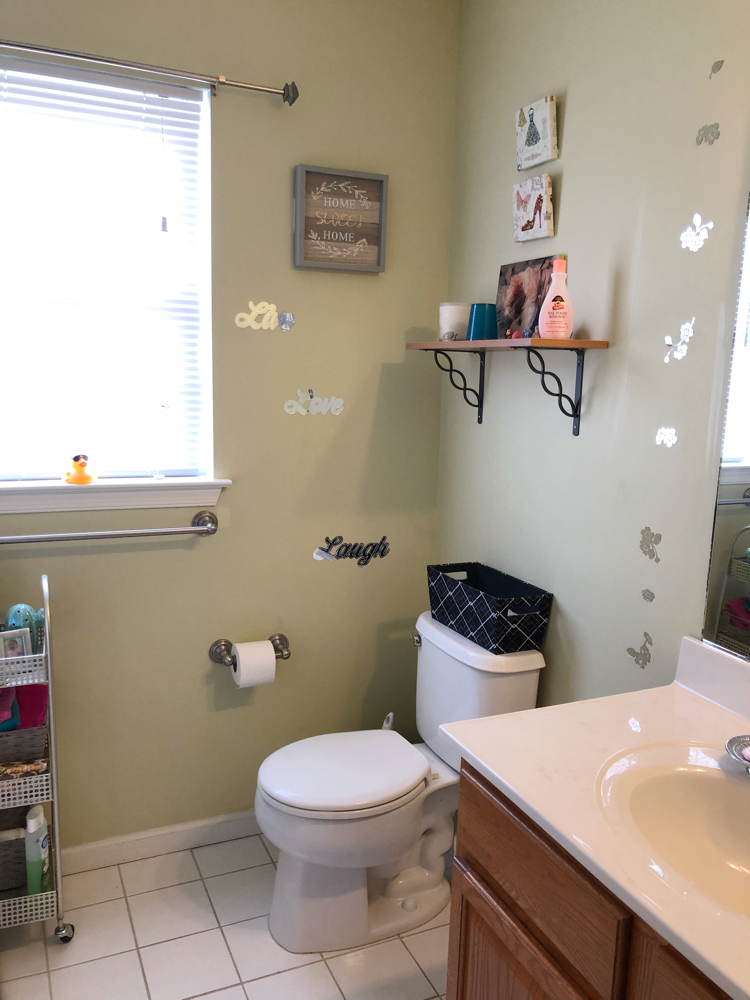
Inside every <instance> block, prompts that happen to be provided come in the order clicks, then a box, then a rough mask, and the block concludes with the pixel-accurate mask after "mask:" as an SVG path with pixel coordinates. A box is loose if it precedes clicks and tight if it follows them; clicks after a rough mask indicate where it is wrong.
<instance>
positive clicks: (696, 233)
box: [680, 212, 714, 253]
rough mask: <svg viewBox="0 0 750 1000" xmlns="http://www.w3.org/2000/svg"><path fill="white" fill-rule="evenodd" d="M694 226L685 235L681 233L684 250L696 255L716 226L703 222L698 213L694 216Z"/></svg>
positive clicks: (689, 227)
mask: <svg viewBox="0 0 750 1000" xmlns="http://www.w3.org/2000/svg"><path fill="white" fill-rule="evenodd" d="M693 226H695V229H693ZM693 226H688V227H687V229H686V230H685V232H684V233H680V245H681V246H682V247H683V249H685V250H692V251H693V253H696V252H697V251H698V250H700V248H701V247H702V246H703V244H704V243H705V242H706V240H707V239H708V234H709V230H711V229H713V228H714V224H713V222H701V217H700V215H698V213H697V212H696V213H695V215H694V216H693Z"/></svg>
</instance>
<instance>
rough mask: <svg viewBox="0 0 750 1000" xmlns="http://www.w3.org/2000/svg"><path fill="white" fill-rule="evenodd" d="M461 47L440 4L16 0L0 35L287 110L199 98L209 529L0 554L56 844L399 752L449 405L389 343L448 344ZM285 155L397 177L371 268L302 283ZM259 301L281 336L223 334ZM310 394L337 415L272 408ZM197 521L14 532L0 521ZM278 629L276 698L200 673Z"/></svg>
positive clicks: (205, 811) (444, 2)
mask: <svg viewBox="0 0 750 1000" xmlns="http://www.w3.org/2000/svg"><path fill="white" fill-rule="evenodd" d="M456 33H457V8H456V5H455V4H454V3H453V2H452V0H408V2H407V3H403V2H402V0H380V2H379V3H377V4H372V3H368V2H365V0H347V2H346V3H344V4H341V3H336V2H333V0H316V2H315V3H310V2H306V0H255V2H248V0H242V2H241V0H215V2H212V3H205V2H204V0H129V2H128V3H126V4H113V3H106V4H105V3H101V2H99V0H56V2H55V3H54V4H51V3H49V2H48V0H4V3H3V5H2V9H1V10H0V37H3V38H7V39H13V40H17V41H25V42H30V43H35V44H42V45H50V46H57V47H60V48H66V49H72V50H77V51H83V52H91V53H97V54H101V55H107V56H114V57H118V58H123V59H128V60H135V61H140V62H146V63H154V64H161V65H166V66H173V67H176V68H185V69H189V70H195V71H199V72H208V73H217V74H218V73H222V74H224V75H226V76H228V77H230V78H232V77H233V78H235V79H239V80H247V81H250V82H258V83H261V84H266V85H271V86H281V85H282V84H283V83H284V82H285V81H287V80H291V79H294V80H296V82H297V84H298V86H299V88H300V93H301V96H300V99H299V101H298V103H297V104H296V105H295V106H294V107H293V108H291V109H290V108H288V107H286V106H282V104H281V102H280V100H279V99H278V98H275V97H267V96H259V95H254V94H248V93H242V92H238V91H222V92H221V94H220V96H219V97H218V98H217V99H216V100H215V101H214V102H213V111H212V121H213V307H214V387H215V440H216V473H217V475H218V476H222V477H228V478H231V479H232V480H233V481H234V485H233V486H232V487H231V489H230V490H228V491H226V492H225V493H224V494H223V496H222V499H221V501H220V503H219V506H218V508H217V512H218V515H219V519H220V522H221V528H220V531H219V533H218V535H217V536H216V537H215V538H211V539H188V540H170V541H131V542H124V543H123V542H121V543H112V544H109V543H104V542H99V543H90V544H87V545H78V546H72V545H67V546H62V545H61V546H52V545H44V546H39V547H25V548H16V549H4V550H3V552H2V558H3V565H2V571H1V573H0V605H2V606H3V607H7V606H8V605H9V604H11V603H15V602H16V601H19V600H22V601H30V602H31V603H34V604H35V605H38V604H39V603H40V595H39V589H38V588H39V583H38V580H39V575H40V573H43V572H46V573H48V574H49V577H50V586H51V592H52V600H53V618H54V630H55V652H56V658H57V680H58V708H59V730H60V732H59V750H60V783H61V799H62V820H63V824H62V838H63V842H64V843H66V844H77V843H82V842H88V841H92V840H97V839H99V838H103V837H108V836H113V835H118V834H125V833H128V832H130V831H137V830H142V829H147V828H150V827H156V826H161V825H166V824H172V823H179V822H182V821H187V820H194V819H198V818H201V817H205V816H213V815H217V814H221V813H228V812H232V811H235V810H242V809H246V808H249V807H250V806H252V803H253V796H254V790H255V776H256V772H257V768H258V766H259V764H260V762H261V761H262V760H263V758H264V757H265V756H266V755H267V754H268V753H270V752H271V751H273V750H274V749H276V748H278V747H280V746H282V745H284V744H286V743H289V742H290V741H292V740H296V739H300V738H302V737H306V736H311V735H314V734H316V733H322V732H330V731H335V730H343V729H347V728H359V727H361V726H375V725H379V724H380V722H381V721H382V719H383V717H384V716H385V714H386V712H388V711H389V710H391V709H394V710H395V711H396V718H397V724H398V728H399V729H401V731H402V732H404V733H405V734H406V735H409V736H411V735H415V730H414V682H415V667H416V663H415V655H414V649H413V646H412V645H411V643H410V640H409V629H410V627H412V626H413V623H414V621H415V619H416V617H417V615H418V614H419V613H420V612H421V611H423V610H424V609H425V607H426V606H427V600H428V598H427V588H426V580H425V564H426V563H427V562H429V561H430V560H431V557H432V554H433V544H434V525H435V497H436V475H437V440H438V423H439V392H440V390H439V380H438V379H437V378H436V375H435V372H434V370H433V366H432V365H430V364H428V363H427V362H426V361H425V359H424V358H422V357H418V356H416V357H415V356H414V355H412V354H406V353H405V351H404V343H405V342H406V341H407V340H413V339H430V337H432V336H435V335H436V334H435V333H434V330H435V325H436V318H437V303H438V302H440V301H441V300H442V299H444V298H445V292H446V288H447V247H448V229H449V212H450V180H451V172H452V152H451V151H452V129H453V122H454V110H455V106H454V93H455V79H456V68H455V59H456V53H455V41H454V40H455V38H456ZM297 163H313V164H320V165H323V166H332V167H344V168H351V169H358V170H365V171H373V172H378V173H386V174H389V175H390V182H391V187H390V204H389V214H388V254H387V269H386V271H385V272H384V273H383V274H380V275H370V274H365V275H357V274H340V273H335V272H334V273H326V272H301V271H295V270H294V269H293V267H292V266H291V241H292V236H291V227H292V168H293V167H294V165H295V164H297ZM251 298H252V299H254V300H255V301H258V300H260V299H267V300H269V301H273V302H275V303H277V305H278V306H279V308H280V309H288V310H291V311H293V312H294V313H295V314H296V316H297V320H298V322H297V326H296V327H295V329H294V331H293V332H292V333H290V334H288V335H286V336H284V335H281V334H280V333H276V334H267V333H254V332H253V331H250V330H239V329H238V328H237V327H236V326H235V325H234V316H235V314H236V313H237V312H239V311H241V310H242V309H243V308H244V307H245V305H246V303H247V301H248V299H251ZM113 307H116V304H115V303H113ZM426 328H431V329H429V330H426ZM410 330H411V332H410ZM415 331H416V332H415ZM308 386H312V387H314V388H315V389H316V391H318V392H320V394H321V395H330V394H332V393H335V394H336V395H338V396H341V397H343V398H344V400H345V409H344V412H343V413H342V414H341V415H340V416H337V417H335V418H332V417H325V418H324V417H320V418H315V419H311V420H302V419H297V418H295V417H292V416H288V415H287V414H286V413H285V412H284V410H283V403H284V401H285V400H287V399H289V398H290V397H294V396H295V390H296V389H297V388H307V387H308ZM92 457H93V458H94V459H95V458H96V456H92ZM190 515H191V512H190V511H186V510H177V511H174V510H153V511H131V512H102V513H78V514H49V515H34V516H25V517H20V516H19V517H15V516H13V517H11V516H6V517H4V518H3V519H2V525H1V526H0V530H1V531H2V533H3V534H11V533H15V532H44V531H62V530H86V529H105V528H124V527H137V526H159V525H170V524H175V523H177V524H180V523H183V522H184V523H187V522H188V521H189V518H190ZM336 533H340V534H343V535H344V537H345V538H347V539H351V540H362V541H370V540H377V539H379V538H380V537H381V536H382V535H383V534H385V535H387V536H388V538H389V540H390V542H391V546H392V549H391V554H390V555H389V556H388V557H387V558H386V559H384V560H378V561H377V563H373V564H371V565H369V566H368V567H367V568H359V567H357V566H356V564H355V563H354V562H351V563H336V564H330V563H327V562H324V563H319V562H314V561H313V559H312V551H313V549H314V548H315V547H316V546H317V545H318V544H320V543H321V542H322V541H323V537H324V535H326V534H328V535H331V536H332V535H334V534H336ZM276 630H281V631H283V632H285V633H286V634H287V635H288V636H289V639H290V642H291V648H292V650H293V656H292V659H291V660H289V661H288V663H285V664H283V665H282V666H281V667H280V669H279V671H278V673H277V679H276V682H275V683H274V684H273V685H271V686H268V687H263V688H259V689H257V690H244V691H239V690H238V689H237V688H235V686H234V684H233V682H232V680H231V677H230V675H229V672H228V671H227V670H226V668H220V667H214V666H212V665H211V664H210V663H209V661H208V658H207V652H206V651H207V649H208V646H209V644H210V643H211V642H212V641H213V640H214V639H217V638H220V637H222V636H228V637H230V638H232V639H234V640H236V641H240V640H250V639H261V638H265V637H266V636H267V635H269V634H270V633H271V632H273V631H276Z"/></svg>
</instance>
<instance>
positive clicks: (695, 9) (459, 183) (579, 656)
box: [438, 0, 750, 703]
mask: <svg viewBox="0 0 750 1000" xmlns="http://www.w3.org/2000/svg"><path fill="white" fill-rule="evenodd" d="M748 30H750V9H748V7H747V4H745V3H744V2H741V0H717V2H715V3H711V4H705V3H702V2H697V0H661V2H660V3H658V4H654V3H651V2H648V0H633V2H632V3H628V4H622V3H615V2H614V0H604V2H595V0H565V2H564V3H560V2H559V0H533V2H529V0H504V2H502V3H498V2H497V0H465V2H464V4H463V7H462V37H461V43H460V49H459V67H460V68H459V86H458V97H457V122H458V127H457V135H456V174H455V181H454V190H455V202H454V221H453V228H452V234H451V254H452V256H451V282H450V297H451V299H455V300H464V301H469V302H471V301H494V299H495V294H496V289H497V278H498V271H499V268H500V265H501V264H504V263H507V262H511V261H517V260H524V259H528V258H532V257H535V256H543V255H548V254H554V253H562V254H566V255H567V256H568V270H569V275H570V277H569V288H570V293H571V297H572V301H573V305H574V308H575V316H576V329H577V330H578V331H579V336H580V335H583V336H588V337H590V338H592V339H606V340H609V341H610V344H611V346H610V349H609V350H608V351H606V352H597V353H594V352H591V353H589V354H588V355H587V357H586V379H585V386H584V410H583V419H582V424H581V433H580V437H578V438H574V437H573V436H572V434H571V427H570V421H569V420H568V419H567V418H565V417H563V416H562V415H561V414H560V413H559V412H558V410H557V405H556V402H555V401H554V400H553V399H551V398H550V397H547V396H545V395H544V394H543V392H542V389H541V387H540V385H539V380H538V378H537V377H536V376H534V375H532V374H531V372H530V371H529V370H528V369H527V367H526V362H525V360H524V357H523V355H517V356H509V355H507V354H504V355H494V356H491V358H490V359H489V362H488V377H487V383H488V384H487V397H486V402H485V411H484V423H483V425H482V426H481V427H478V426H477V425H476V421H475V417H474V413H473V412H472V411H471V410H469V408H468V407H466V406H465V405H464V403H463V401H462V400H461V398H460V396H459V395H458V393H456V392H455V390H453V389H451V388H450V387H449V386H447V384H445V383H444V387H443V406H442V424H441V458H440V486H439V529H438V551H439V553H440V556H441V557H442V558H446V559H481V560H483V561H486V562H488V563H490V564H492V565H495V566H498V567H500V568H502V569H505V570H507V571H509V572H510V573H513V574H516V575H518V576H521V577H523V578H525V579H527V580H529V581H531V582H533V583H535V584H538V585H540V586H542V587H545V588H547V589H549V590H550V591H552V592H553V593H554V594H555V597H556V602H555V611H554V614H553V618H552V622H551V626H550V631H549V635H548V639H547V643H546V649H545V654H546V657H547V661H548V668H547V669H546V671H545V673H544V678H543V684H542V701H543V702H544V703H556V702H561V701H566V700H570V699H581V698H590V697H593V696H597V695H603V694H609V693H614V692H619V691H623V690H629V689H636V688H641V687H644V686H648V685H657V684H663V683H667V682H669V681H671V680H672V678H673V676H674V670H675V665H676V659H677V653H678V648H679V642H680V637H681V636H682V635H685V634H692V635H696V636H698V635H700V632H701V626H702V619H703V606H704V598H705V592H706V571H707V565H708V557H709V547H710V540H711V528H712V520H713V500H714V497H715V493H716V481H717V471H718V453H719V450H718V446H719V437H720V425H721V419H722V409H723V397H724V391H723V386H724V381H725V377H726V367H727V363H728V354H729V348H730V345H731V336H732V324H733V321H734V313H735V303H736V290H737V280H738V272H739V257H740V249H741V245H742V228H743V225H744V218H745V207H746V203H747V193H748V190H750V172H749V170H748V135H749V134H750V132H749V131H748V115H749V112H750V63H749V62H748V60H747V54H746V42H745V39H746V38H747V34H748ZM718 59H724V60H725V63H724V67H723V68H722V69H721V71H720V72H719V73H718V74H717V75H716V76H714V77H713V79H711V80H709V74H710V71H711V66H712V64H713V62H714V61H715V60H718ZM545 94H555V95H556V97H557V99H558V102H559V136H560V149H561V156H560V159H559V160H558V161H556V162H553V163H550V164H545V165H543V166H542V167H540V168H539V169H538V171H524V173H523V174H522V175H521V177H529V176H532V174H533V173H536V172H543V171H545V170H546V171H548V172H549V173H550V174H552V177H553V192H554V205H555V215H556V235H555V236H554V237H553V238H551V239H544V240H538V241H534V242H529V243H526V244H515V243H514V242H513V238H512V224H511V192H512V185H513V184H514V182H516V181H517V180H518V179H519V175H518V174H517V171H516V163H515V133H514V117H515V113H516V111H517V109H518V108H520V107H521V105H523V104H528V103H529V102H531V101H535V100H537V99H538V98H540V97H542V96H544V95H545ZM716 121H719V122H720V128H721V138H720V139H719V140H718V142H716V143H714V144H713V145H712V146H710V147H709V146H708V145H706V144H703V145H702V146H696V143H695V137H696V133H697V132H698V129H699V128H700V127H701V126H702V125H704V124H707V123H712V122H716ZM695 212H699V213H700V214H701V215H702V216H703V218H704V219H705V220H712V221H713V222H714V223H715V226H714V229H713V231H712V233H711V235H710V238H709V240H708V242H707V243H706V244H705V246H704V247H703V248H702V249H701V250H700V251H699V252H697V253H691V252H689V251H688V250H684V249H682V248H681V247H680V239H679V237H680V233H681V232H682V231H683V230H684V229H685V228H686V227H687V226H688V224H689V223H690V222H691V219H692V216H693V214H694V213H695ZM692 316H695V317H696V322H695V335H694V337H693V339H692V341H691V343H690V348H689V351H688V354H687V356H686V357H685V358H684V359H682V360H681V361H674V360H672V361H670V363H669V364H664V360H663V359H664V354H665V350H666V348H665V346H664V337H665V335H671V336H672V337H673V338H675V339H678V338H679V329H680V325H681V323H683V322H685V321H689V320H690V318H691V317H692ZM546 360H547V362H548V363H549V364H550V367H551V368H552V369H553V370H554V371H556V372H558V374H559V375H560V376H561V377H562V379H563V381H564V383H565V385H566V387H567V389H568V390H569V391H570V389H571V388H572V385H573V380H574V371H575V369H574V360H573V356H572V355H571V356H564V355H563V356H557V355H555V356H554V357H550V355H549V354H547V355H546ZM462 365H463V367H464V368H465V369H466V370H467V371H468V370H469V369H471V373H472V377H474V378H475V377H476V361H474V360H469V359H467V360H465V361H464V362H463V363H462ZM662 426H672V427H675V428H676V429H677V433H678V436H679V439H678V442H677V444H676V445H675V447H673V448H671V449H667V448H666V447H664V446H663V445H662V446H660V447H657V446H656V444H655V435H656V432H657V430H658V428H659V427H662ZM646 526H649V527H650V528H651V529H652V530H653V531H655V532H660V533H661V534H662V535H663V541H662V543H661V544H660V546H659V548H658V552H659V557H660V562H659V563H658V564H656V562H655V561H649V559H648V558H647V557H646V556H644V555H643V554H642V553H641V552H640V549H639V542H640V537H641V536H640V532H641V529H642V528H644V527H646ZM645 588H649V589H650V590H652V591H653V592H654V593H655V595H656V599H655V600H654V602H653V603H652V604H647V603H646V602H645V601H644V600H643V598H642V596H641V591H642V590H643V589H645ZM644 632H648V633H649V634H650V635H651V637H652V638H653V642H654V645H653V648H652V660H651V663H650V664H649V665H648V666H647V668H646V669H645V670H641V669H639V668H638V666H636V664H635V662H634V660H633V659H632V658H631V657H630V656H629V655H628V653H627V652H626V650H627V648H628V647H634V648H638V647H640V645H641V644H642V643H643V641H644V637H643V633H644Z"/></svg>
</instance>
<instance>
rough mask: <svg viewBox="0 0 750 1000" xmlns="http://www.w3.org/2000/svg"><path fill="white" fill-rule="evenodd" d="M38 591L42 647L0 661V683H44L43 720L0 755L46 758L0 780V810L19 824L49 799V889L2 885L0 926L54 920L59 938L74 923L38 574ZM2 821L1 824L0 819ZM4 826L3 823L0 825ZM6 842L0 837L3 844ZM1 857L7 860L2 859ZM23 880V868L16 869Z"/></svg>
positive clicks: (10, 739)
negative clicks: (65, 890) (33, 769)
mask: <svg viewBox="0 0 750 1000" xmlns="http://www.w3.org/2000/svg"><path fill="white" fill-rule="evenodd" d="M42 596H43V598H44V648H43V651H42V652H41V653H37V654H34V655H33V656H18V657H13V658H12V659H7V660H0V687H21V686H23V685H25V684H46V685H47V687H48V698H47V724H46V725H45V726H40V727H38V728H36V729H17V730H15V731H13V732H9V733H3V734H2V738H1V739H0V760H3V761H9V760H23V761H29V760H40V759H44V760H46V761H47V771H46V773H44V774H32V775H28V776H25V777H22V778H14V779H12V780H9V781H0V810H10V809H14V810H17V811H18V812H17V814H15V815H14V814H13V813H3V815H4V816H5V821H4V822H5V824H6V825H7V826H8V828H12V827H14V826H22V825H23V823H24V817H25V812H24V810H25V809H26V808H27V807H28V806H33V805H37V804H40V803H42V802H49V803H50V806H51V809H50V811H51V814H52V823H51V824H50V828H49V852H50V877H51V879H52V880H53V884H54V889H53V890H52V891H51V892H40V893H35V894H33V895H28V894H27V893H26V892H25V886H24V888H23V889H20V888H19V889H13V888H10V889H7V890H5V891H4V892H0V927H14V926H16V925H17V924H29V923H35V922H36V921H39V920H50V919H55V920H56V926H55V934H56V935H57V937H58V938H59V940H60V941H63V942H68V941H70V940H71V939H72V937H73V934H74V928H73V927H72V925H71V924H66V923H65V912H64V909H63V898H62V868H61V864H60V844H59V840H58V832H59V804H58V798H57V795H58V792H57V751H56V746H55V699H54V692H53V670H52V633H51V630H50V606H49V582H48V580H47V577H46V576H42ZM0 825H2V823H0ZM3 828H5V826H3ZM10 843H18V842H16V841H13V842H6V843H5V844H4V846H5V847H7V846H8V845H9V844H10ZM6 861H7V859H6ZM19 874H20V878H21V879H24V880H25V873H22V874H21V873H19ZM6 875H8V876H9V880H7V881H6V882H5V884H6V885H11V886H13V885H14V884H15V885H18V882H15V881H13V880H10V879H11V877H12V876H13V875H14V869H13V864H12V863H11V864H10V866H9V868H8V870H7V871H6Z"/></svg>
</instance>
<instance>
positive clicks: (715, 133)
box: [695, 122, 721, 146]
mask: <svg viewBox="0 0 750 1000" xmlns="http://www.w3.org/2000/svg"><path fill="white" fill-rule="evenodd" d="M720 138H721V132H720V131H719V123H718V122H714V123H713V125H701V127H700V128H699V129H698V134H697V135H696V137H695V145H696V146H700V145H701V143H703V142H705V143H706V145H707V146H713V144H714V143H715V142H716V140H717V139H720Z"/></svg>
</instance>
